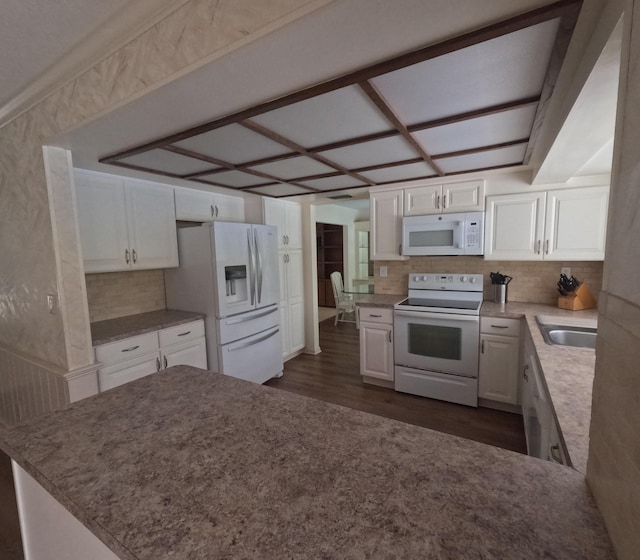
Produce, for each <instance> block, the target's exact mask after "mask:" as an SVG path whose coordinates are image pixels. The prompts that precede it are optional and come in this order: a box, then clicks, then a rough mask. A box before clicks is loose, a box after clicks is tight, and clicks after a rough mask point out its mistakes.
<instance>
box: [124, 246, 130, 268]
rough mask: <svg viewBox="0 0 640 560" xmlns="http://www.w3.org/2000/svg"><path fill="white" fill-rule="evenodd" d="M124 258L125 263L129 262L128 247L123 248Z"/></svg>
mask: <svg viewBox="0 0 640 560" xmlns="http://www.w3.org/2000/svg"><path fill="white" fill-rule="evenodd" d="M124 260H125V262H126V263H127V264H129V262H130V259H129V249H125V250H124Z"/></svg>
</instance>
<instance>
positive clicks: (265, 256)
mask: <svg viewBox="0 0 640 560" xmlns="http://www.w3.org/2000/svg"><path fill="white" fill-rule="evenodd" d="M252 227H253V239H254V246H255V248H256V307H258V308H259V307H267V306H269V305H273V304H274V303H278V302H279V301H280V272H279V270H278V268H279V267H278V228H277V227H275V226H261V225H253V226H252Z"/></svg>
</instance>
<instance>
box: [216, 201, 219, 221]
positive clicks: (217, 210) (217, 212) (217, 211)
mask: <svg viewBox="0 0 640 560" xmlns="http://www.w3.org/2000/svg"><path fill="white" fill-rule="evenodd" d="M218 214H219V209H218V205H217V204H216V218H217V217H218Z"/></svg>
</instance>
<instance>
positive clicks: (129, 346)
mask: <svg viewBox="0 0 640 560" xmlns="http://www.w3.org/2000/svg"><path fill="white" fill-rule="evenodd" d="M94 352H95V357H96V362H99V363H100V367H99V368H98V384H99V388H100V391H101V392H102V391H106V390H108V389H113V388H114V387H118V386H119V385H123V384H124V383H129V382H130V381H135V380H136V379H140V378H141V377H146V376H147V375H151V374H153V373H156V372H158V371H160V370H162V369H166V368H168V367H171V366H175V365H188V366H193V367H199V368H203V369H206V368H207V349H206V339H205V331H204V321H202V320H197V321H192V322H189V323H184V324H182V325H178V326H175V327H169V328H166V329H162V330H159V331H154V332H150V333H145V334H142V335H139V336H133V337H128V338H125V339H121V340H118V341H115V342H109V343H106V344H101V345H99V346H96V347H95V348H94Z"/></svg>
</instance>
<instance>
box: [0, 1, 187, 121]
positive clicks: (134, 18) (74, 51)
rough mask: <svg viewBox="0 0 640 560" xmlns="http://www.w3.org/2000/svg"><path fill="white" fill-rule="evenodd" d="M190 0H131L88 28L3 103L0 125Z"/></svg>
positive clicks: (15, 116)
mask: <svg viewBox="0 0 640 560" xmlns="http://www.w3.org/2000/svg"><path fill="white" fill-rule="evenodd" d="M187 1H188V0H138V1H136V2H129V3H127V5H126V7H125V8H123V9H122V10H119V11H118V12H117V13H116V14H115V15H114V16H113V17H111V18H109V19H108V20H107V21H104V22H102V23H101V24H100V25H99V28H97V29H90V30H88V32H87V34H86V35H85V36H84V38H83V39H81V40H80V41H79V42H78V43H76V44H75V45H73V46H72V47H71V48H70V49H69V50H68V51H67V52H66V53H65V54H64V55H62V56H61V57H60V58H59V59H58V61H57V62H56V63H55V64H53V65H52V66H50V67H49V68H48V69H47V70H45V71H44V72H43V73H42V74H40V75H39V76H38V77H37V78H36V79H35V80H33V81H32V82H31V83H30V84H29V85H28V86H27V87H25V88H24V89H23V90H22V91H21V92H20V93H19V94H18V95H16V96H15V97H14V98H13V99H11V100H10V101H9V102H7V103H5V104H4V105H3V106H2V107H0V127H3V126H5V125H6V124H8V123H9V122H11V121H12V120H14V119H15V118H17V117H19V116H20V115H22V114H23V113H25V112H26V111H28V110H29V109H31V108H32V107H33V106H34V105H36V104H38V103H39V102H41V101H42V100H43V99H45V98H46V97H47V96H48V95H50V94H51V93H52V92H53V91H55V90H57V89H58V88H60V87H62V86H63V85H65V84H67V83H69V82H70V81H72V80H74V79H75V78H77V77H78V76H79V75H81V74H82V73H84V72H86V71H87V70H89V69H90V68H91V67H93V66H95V65H96V64H98V63H99V62H100V61H101V60H104V59H105V58H107V57H109V56H110V55H112V54H113V53H115V52H116V51H118V50H120V49H121V48H122V47H124V46H125V45H126V44H127V43H129V42H130V41H131V40H133V39H134V38H136V37H138V36H139V35H140V34H142V33H143V32H144V31H146V30H147V29H149V28H151V27H153V26H154V25H156V24H157V23H158V22H159V21H161V20H162V19H164V18H165V17H167V16H168V15H169V14H170V13H171V12H174V11H175V10H177V9H178V8H180V7H181V6H182V5H183V4H185V3H186V2H187Z"/></svg>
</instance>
